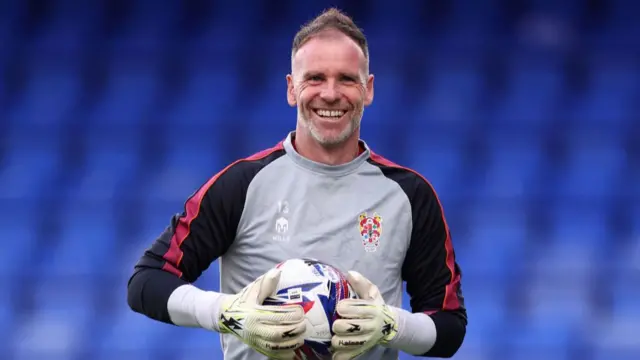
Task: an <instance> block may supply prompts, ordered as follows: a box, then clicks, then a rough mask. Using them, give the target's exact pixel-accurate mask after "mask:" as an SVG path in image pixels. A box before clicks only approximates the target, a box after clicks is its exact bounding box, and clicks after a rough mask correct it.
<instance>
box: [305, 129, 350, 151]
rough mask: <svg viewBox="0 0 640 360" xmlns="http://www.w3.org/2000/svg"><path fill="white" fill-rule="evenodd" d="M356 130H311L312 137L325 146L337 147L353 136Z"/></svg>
mask: <svg viewBox="0 0 640 360" xmlns="http://www.w3.org/2000/svg"><path fill="white" fill-rule="evenodd" d="M353 132H354V130H353V129H351V128H348V129H343V130H342V131H339V132H336V131H327V130H324V131H322V130H320V131H318V130H317V129H311V136H312V137H313V138H314V139H315V140H316V141H317V142H318V143H319V144H321V145H323V146H329V147H331V146H337V145H341V144H343V143H344V142H346V141H347V140H349V138H350V137H351V135H353Z"/></svg>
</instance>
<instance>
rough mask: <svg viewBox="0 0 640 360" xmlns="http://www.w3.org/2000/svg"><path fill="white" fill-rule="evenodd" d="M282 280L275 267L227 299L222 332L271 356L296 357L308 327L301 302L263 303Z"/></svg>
mask: <svg viewBox="0 0 640 360" xmlns="http://www.w3.org/2000/svg"><path fill="white" fill-rule="evenodd" d="M279 280H280V270H278V269H272V270H269V271H268V272H267V273H266V274H264V275H262V276H261V277H259V278H258V279H256V280H255V281H254V282H252V283H251V284H249V285H247V287H245V288H244V289H242V291H240V293H239V294H237V295H234V296H232V297H231V298H230V299H229V300H227V301H225V302H224V304H223V305H222V309H221V311H220V321H219V326H220V333H223V334H233V335H235V336H236V337H238V338H239V339H240V340H242V342H244V343H245V344H247V345H249V346H250V347H251V348H253V349H254V350H256V351H258V352H259V353H261V354H263V355H265V356H267V357H268V358H269V359H293V358H294V350H295V349H297V348H298V347H300V346H302V344H303V343H304V333H305V331H306V326H305V322H304V311H303V310H302V307H301V306H299V305H286V306H267V305H262V303H263V302H264V300H265V299H266V298H267V297H268V296H270V295H271V294H272V293H273V292H274V291H275V290H276V287H277V285H278V281H279Z"/></svg>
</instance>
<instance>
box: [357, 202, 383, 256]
mask: <svg viewBox="0 0 640 360" xmlns="http://www.w3.org/2000/svg"><path fill="white" fill-rule="evenodd" d="M358 227H359V229H360V237H361V238H362V245H363V246H364V250H365V251H366V252H374V251H376V250H377V249H378V245H380V237H381V236H382V217H381V216H380V215H378V214H377V213H373V216H368V215H367V213H366V212H363V213H362V214H360V216H358Z"/></svg>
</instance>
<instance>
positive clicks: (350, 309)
mask: <svg viewBox="0 0 640 360" xmlns="http://www.w3.org/2000/svg"><path fill="white" fill-rule="evenodd" d="M336 311H337V312H338V315H340V317H342V318H345V319H373V318H374V317H376V315H378V312H379V311H380V310H379V308H378V305H376V304H375V303H374V302H373V301H370V300H361V299H344V300H341V301H339V302H338V305H336Z"/></svg>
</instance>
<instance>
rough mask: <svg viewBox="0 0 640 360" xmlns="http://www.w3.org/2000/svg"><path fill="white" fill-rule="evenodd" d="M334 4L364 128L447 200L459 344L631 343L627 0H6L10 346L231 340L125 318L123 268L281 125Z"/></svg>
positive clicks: (634, 294) (595, 354)
mask: <svg viewBox="0 0 640 360" xmlns="http://www.w3.org/2000/svg"><path fill="white" fill-rule="evenodd" d="M332 5H335V6H338V7H340V8H341V9H343V10H344V11H346V12H347V13H348V14H349V15H351V16H353V17H354V18H355V20H356V22H357V23H358V25H359V26H361V27H363V28H364V30H365V33H366V35H367V36H368V38H369V41H370V46H371V59H372V60H371V61H372V62H371V69H372V72H373V73H374V74H375V75H376V98H375V101H374V104H373V105H372V106H371V107H370V108H369V109H368V110H367V111H365V118H364V121H363V126H364V128H363V137H364V139H365V140H367V141H368V143H369V145H370V146H371V147H372V148H373V150H374V151H376V152H378V153H381V154H383V155H385V156H386V157H388V158H389V159H391V160H392V161H395V162H399V163H401V164H404V165H407V166H410V167H413V168H415V169H416V170H418V171H420V172H422V173H423V174H424V175H425V176H426V177H427V178H429V179H430V180H431V181H432V183H433V184H434V186H435V187H436V190H437V191H438V192H439V195H440V197H441V199H442V201H443V203H444V206H445V210H446V214H447V216H448V220H449V223H450V225H451V228H452V231H453V237H454V244H455V246H456V251H457V255H458V260H459V262H460V263H461V265H462V267H463V271H464V277H463V289H464V293H465V297H466V301H467V306H468V311H469V319H470V320H469V326H468V332H467V337H466V341H465V343H464V345H463V347H462V349H461V350H460V351H459V353H458V354H457V355H456V356H455V359H457V360H489V359H490V360H502V359H505V360H507V359H508V360H520V359H522V360H529V359H531V360H534V359H535V360H538V359H546V360H568V359H577V360H626V359H636V360H637V359H640V307H639V305H640V303H639V302H638V299H639V298H640V61H639V60H640V11H639V9H640V4H639V3H638V2H637V1H635V0H530V1H524V0H455V1H445V0H437V1H436V0H430V1H419V0H412V1H408V0H407V1H399V0H396V1H391V0H372V1H368V2H365V1H362V2H361V1H355V0H350V1H348V0H342V1H340V0H336V1H333V2H332V3H328V2H325V1H318V0H309V1H302V0H298V1H294V0H289V1H285V0H279V1H258V0H256V1H240V0H237V1H235V2H234V1H233V0H228V1H187V0H184V1H174V0H167V1H165V0H162V1H160V0H157V1H152V0H147V1H124V0H104V1H94V0H86V1H76V0H59V1H44V0H42V1H37V0H31V1H9V0H1V1H0V74H1V75H0V76H1V80H0V119H1V121H0V134H1V135H0V139H1V140H0V207H1V214H2V216H1V217H0V226H1V227H2V233H3V234H4V235H3V238H4V241H3V242H2V246H0V258H1V259H2V261H0V284H1V290H0V354H1V355H0V358H2V359H24V360H35V359H37V360H40V359H43V360H45V359H46V360H49V359H51V360H63V359H64V360H66V359H73V360H76V359H77V360H81V359H82V360H85V359H95V360H102V359H104V360H112V359H120V360H133V359H135V360H144V359H152V360H162V359H171V360H187V359H189V360H195V359H218V358H220V350H219V347H220V346H219V340H218V336H217V335H216V334H212V333H209V332H206V331H203V330H195V329H181V328H177V327H172V326H169V325H164V324H161V323H157V322H154V321H151V320H148V319H146V318H144V317H142V316H141V315H138V314H134V313H133V312H131V311H130V310H129V308H128V307H127V304H126V296H125V293H126V284H127V280H128V277H129V275H130V274H131V271H132V267H133V265H134V264H135V262H136V261H137V259H138V257H139V256H140V255H141V253H142V252H143V250H144V249H145V248H146V247H147V246H148V245H149V244H150V243H151V242H152V241H153V240H154V239H155V237H156V236H157V235H158V234H159V233H160V232H161V231H162V230H163V229H164V227H165V226H166V225H167V224H168V221H169V219H170V217H171V215H172V214H174V213H177V212H180V211H182V207H183V202H184V201H185V199H186V198H187V197H188V196H189V195H190V194H191V193H192V192H193V191H194V190H195V189H196V188H197V187H198V186H200V185H201V184H202V183H203V182H204V181H206V179H208V178H209V177H210V176H212V175H213V174H214V173H216V172H217V171H219V170H220V169H221V168H222V167H224V166H225V165H226V164H228V163H230V162H232V161H233V160H235V159H236V158H239V157H244V156H247V155H249V154H252V153H255V152H257V151H259V150H261V149H263V148H266V147H270V146H272V145H273V144H275V143H277V142H278V141H280V140H281V139H283V138H284V137H285V136H286V133H287V132H288V131H290V130H292V129H293V128H294V123H295V110H294V109H291V108H289V107H288V106H287V104H286V101H285V100H286V99H285V78H284V77H285V75H286V73H287V72H288V71H289V64H290V63H289V52H290V46H291V41H292V38H293V35H294V33H295V32H296V31H297V30H298V29H299V27H300V26H301V25H302V23H304V22H306V21H308V20H310V19H311V18H313V17H314V16H315V15H317V14H319V13H320V12H321V11H322V10H323V9H324V8H326V7H328V6H332ZM218 276H219V275H218V268H217V264H214V265H213V266H212V267H211V268H210V270H209V271H208V272H207V273H205V275H204V276H203V277H202V278H201V280H200V281H199V282H198V285H199V286H200V287H203V288H206V289H218ZM405 307H408V302H405ZM402 358H403V359H408V358H409V357H408V356H406V355H403V356H402Z"/></svg>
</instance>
